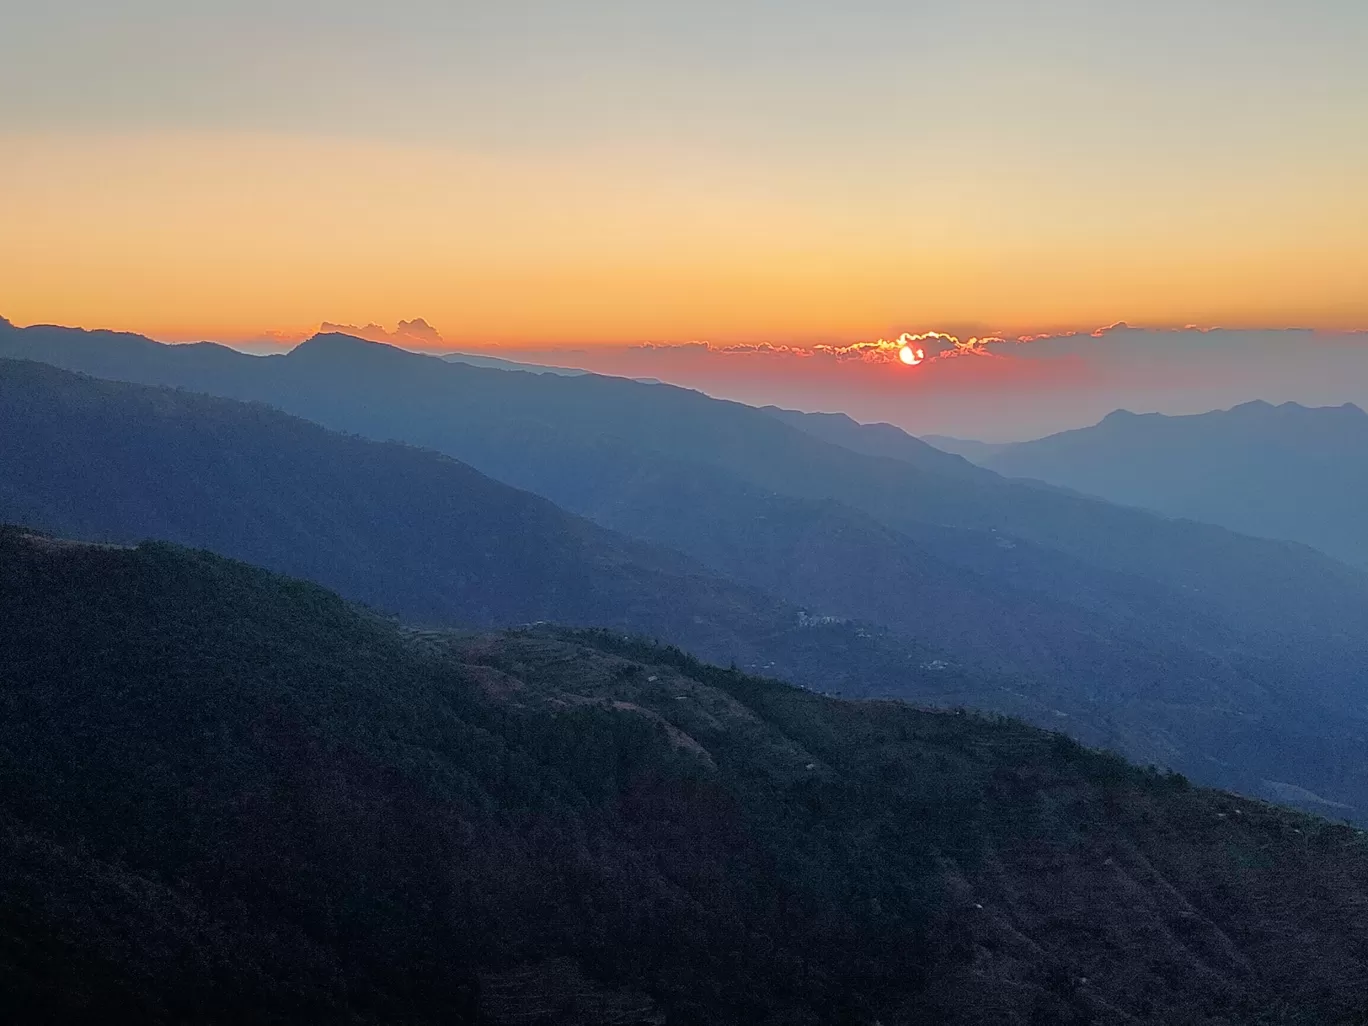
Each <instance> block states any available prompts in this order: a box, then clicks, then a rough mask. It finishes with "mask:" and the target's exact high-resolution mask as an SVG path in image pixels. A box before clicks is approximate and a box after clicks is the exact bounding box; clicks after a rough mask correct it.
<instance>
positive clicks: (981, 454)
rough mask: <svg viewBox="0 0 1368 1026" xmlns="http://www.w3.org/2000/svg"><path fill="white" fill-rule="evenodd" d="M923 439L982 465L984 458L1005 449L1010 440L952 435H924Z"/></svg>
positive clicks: (942, 449) (940, 448) (929, 443)
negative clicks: (998, 440) (987, 439)
mask: <svg viewBox="0 0 1368 1026" xmlns="http://www.w3.org/2000/svg"><path fill="white" fill-rule="evenodd" d="M921 440H922V441H923V442H925V443H926V444H927V445H931V446H935V447H936V448H937V449H939V450H940V451H941V452H948V453H951V454H953V455H955V456H963V457H964V458H965V459H966V460H969V461H971V462H973V463H977V464H979V465H980V466H982V464H983V462H984V460H986V459H987V458H989V457H990V456H993V455H995V454H996V453H998V452H1001V451H1002V450H1003V449H1005V448H1006V447H1007V446H1008V445H1010V444H1011V443H1010V442H978V441H975V440H974V439H972V438H955V437H953V436H951V435H922V436H921Z"/></svg>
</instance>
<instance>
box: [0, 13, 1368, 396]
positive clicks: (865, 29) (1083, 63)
mask: <svg viewBox="0 0 1368 1026" xmlns="http://www.w3.org/2000/svg"><path fill="white" fill-rule="evenodd" d="M0 26H3V30H2V31H0V147H3V153H4V155H5V156H4V160H3V161H0V315H4V316H6V317H8V318H9V319H10V320H12V321H14V322H15V323H35V322H49V323H63V324H72V325H80V326H84V327H92V328H93V327H108V328H116V329H122V330H132V331H139V332H142V333H145V334H149V335H152V336H153V337H157V338H162V339H166V340H188V339H199V338H211V339H218V340H222V341H228V342H233V343H238V344H244V343H252V342H260V341H261V340H290V339H298V338H302V337H305V336H307V335H308V334H309V333H311V332H312V331H313V330H315V329H316V328H317V326H318V325H319V324H320V323H322V322H333V323H339V324H357V325H365V324H368V323H372V322H373V323H379V324H387V325H393V324H396V323H397V322H399V321H400V320H406V321H413V320H416V319H418V318H420V317H421V318H423V319H425V322H426V323H430V324H432V325H436V326H437V327H438V329H439V330H440V332H441V335H442V337H443V339H444V341H445V343H446V344H448V345H450V346H452V347H457V348H465V349H475V348H486V347H503V348H506V349H509V350H515V351H516V350H528V351H543V350H547V349H551V350H555V349H558V348H559V349H577V350H594V349H595V347H602V350H603V352H602V358H604V359H606V356H607V353H608V351H610V350H614V349H616V350H622V351H627V350H630V349H631V347H634V346H641V345H643V344H648V343H649V344H653V345H657V346H679V345H683V344H686V343H707V344H708V345H709V346H712V347H716V348H724V347H727V346H736V345H760V344H768V345H771V346H776V347H795V346H796V347H812V346H815V345H822V346H829V347H836V348H840V347H846V346H850V345H852V344H855V343H859V342H868V341H873V340H876V339H880V338H885V339H890V340H891V339H893V338H896V337H897V336H898V335H899V334H901V333H903V332H913V333H918V334H921V333H925V332H928V331H938V332H942V333H948V334H953V335H955V336H957V337H959V338H961V339H967V338H970V337H985V336H989V337H1003V338H1018V337H1021V336H1031V335H1041V334H1050V335H1059V334H1063V333H1067V332H1081V333H1083V334H1084V335H1086V336H1087V337H1089V338H1091V332H1093V331H1094V330H1095V329H1097V328H1099V327H1101V326H1105V325H1111V324H1115V323H1117V322H1126V323H1129V324H1134V325H1144V326H1148V327H1153V328H1173V327H1181V326H1184V325H1189V324H1195V325H1201V326H1203V327H1221V328H1225V329H1248V330H1254V329H1284V328H1289V327H1297V328H1311V329H1317V330H1318V331H1320V332H1321V333H1322V334H1327V333H1328V334H1336V333H1343V332H1346V331H1349V330H1351V329H1357V328H1364V327H1368V286H1366V285H1365V283H1368V188H1365V187H1364V182H1365V181H1368V114H1365V110H1368V61H1365V60H1364V59H1363V54H1364V53H1365V52H1368V4H1365V3H1363V2H1362V0H1300V2H1284V0H1203V2H1202V3H1200V4H1194V3H1192V2H1191V0H1183V2H1178V0H1148V2H1145V3H1139V2H1133V0H1131V2H1115V0H1034V2H1024V0H1023V2H1011V0H953V2H952V0H921V2H918V0H896V2H894V0H844V2H842V3H834V2H815V0H689V2H674V0H672V2H652V0H634V2H628V0H598V2H574V0H554V2H543V0H490V2H480V3H471V2H461V0H444V2H438V0H389V2H387V3H385V4H377V3H374V2H364V3H363V2H359V0H326V2H324V0H269V2H268V0H233V2H218V0H122V2H121V0H98V2H95V0H45V2H44V3H41V4H34V3H29V2H23V3H20V2H18V0H0ZM1132 335H1134V333H1131V335H1127V336H1126V337H1127V338H1128V339H1129V341H1130V342H1131V343H1135V344H1142V343H1143V342H1144V340H1145V338H1146V337H1147V336H1140V337H1138V338H1137V337H1131V336H1132ZM1222 337H1226V336H1222ZM1282 337H1283V338H1284V339H1286V338H1287V337H1290V336H1282ZM1297 337H1298V338H1301V337H1302V336H1297ZM1307 337H1310V336H1307ZM1336 337H1338V334H1336ZM1345 337H1346V338H1353V337H1354V336H1345ZM1307 352H1308V353H1311V352H1312V350H1307ZM1316 352H1318V351H1316ZM679 355H680V354H678V353H676V354H675V356H679ZM657 363H661V361H659V360H658V361H657ZM662 365H663V364H662ZM711 366H712V367H713V371H710V372H709V373H711V374H713V375H714V376H716V375H717V374H720V373H722V372H723V370H725V368H726V367H734V364H727V365H725V366H724V364H723V363H721V362H717V361H714V363H713V364H712V365H711ZM966 366H967V365H966ZM978 366H979V367H980V370H979V371H977V372H976V373H979V374H983V373H986V372H985V371H983V370H982V368H983V367H985V366H986V364H985V363H983V362H982V361H980V364H979V365H978ZM915 369H922V368H915ZM928 369H929V368H928ZM936 373H938V374H940V375H941V376H942V377H944V376H945V375H946V374H948V373H949V372H947V371H945V370H944V369H942V370H940V371H938V372H936ZM959 373H967V372H965V371H961V372H959ZM994 373H999V374H1000V373H1004V371H1002V370H1001V369H1000V368H998V367H994ZM1327 373H1328V372H1327ZM724 376H725V375H724ZM743 377H744V375H743ZM932 378H933V375H932V374H930V373H928V374H925V375H923V376H922V377H921V378H919V379H915V380H917V381H918V382H920V384H919V385H917V386H916V387H917V388H923V389H924V387H925V383H926V382H927V381H930V380H932ZM912 380H914V379H912V378H911V377H910V376H908V375H903V376H902V377H900V378H892V377H890V376H889V375H885V378H884V379H880V381H879V387H880V388H885V387H893V383H894V382H901V383H902V385H903V387H910V386H908V384H907V383H908V382H910V381H912ZM1024 384H1025V379H1023V385H1024ZM818 398H821V397H820V396H819V397H818ZM833 401H834V399H833ZM843 401H844V400H843ZM900 415H903V416H906V413H905V411H904V413H903V414H900Z"/></svg>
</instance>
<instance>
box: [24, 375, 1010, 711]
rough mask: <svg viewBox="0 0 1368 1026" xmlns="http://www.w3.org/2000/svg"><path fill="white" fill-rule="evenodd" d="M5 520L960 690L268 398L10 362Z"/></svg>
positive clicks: (949, 679)
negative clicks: (186, 548)
mask: <svg viewBox="0 0 1368 1026" xmlns="http://www.w3.org/2000/svg"><path fill="white" fill-rule="evenodd" d="M0 437H3V438H4V439H5V445H4V446H3V447H0V519H5V520H9V521H10V522H18V523H23V524H27V525H30V526H37V527H41V528H43V529H46V530H50V531H55V532H59V533H62V534H65V535H68V536H72V537H77V538H82V539H87V540H97V541H103V542H115V543H122V544H127V543H132V542H137V541H140V540H142V539H144V538H149V537H155V538H161V539H164V540H169V541H174V542H178V543H182V544H187V545H192V546H195V547H202V548H208V549H211V550H213V551H215V552H218V553H221V554H224V555H229V556H233V557H237V558H241V559H246V560H252V561H255V562H257V563H259V564H261V565H264V566H266V567H268V568H270V569H273V570H277V571H280V572H285V573H289V574H292V575H296V576H300V577H306V578H308V579H310V580H313V581H317V582H319V583H322V584H324V585H326V586H328V587H332V588H335V589H337V590H338V591H340V592H342V593H343V594H344V595H346V596H347V597H348V598H351V599H354V600H358V601H363V602H366V603H368V604H369V605H371V606H373V607H375V608H377V609H378V610H381V611H383V612H386V613H395V614H399V615H401V616H402V617H404V618H405V619H406V620H408V621H410V622H422V623H429V624H445V625H452V624H460V625H464V626H472V627H482V626H483V627H488V626H510V625H516V624H520V623H530V622H535V621H554V622H557V623H560V624H566V625H584V626H597V627H617V628H622V629H626V630H630V631H633V632H636V633H644V634H649V635H653V636H656V637H661V638H666V639H668V640H670V641H672V642H674V643H677V644H680V645H686V646H688V647H689V648H690V649H691V650H693V651H697V652H700V653H705V654H707V655H710V656H712V657H713V658H716V659H719V660H722V661H724V662H735V663H737V664H739V665H741V666H747V667H753V668H767V669H768V670H770V671H772V672H776V673H783V674H785V675H788V676H790V677H792V678H793V679H796V680H801V681H803V682H805V683H809V684H812V685H814V686H822V687H825V688H832V689H841V688H842V687H843V686H844V687H846V688H848V689H850V690H855V691H859V690H861V689H863V688H874V689H876V690H877V689H880V688H882V689H883V690H893V689H901V690H904V691H905V692H906V693H907V694H908V695H909V696H911V695H913V694H916V693H918V692H920V693H921V694H920V696H919V697H920V698H921V699H922V700H924V701H928V702H938V701H939V702H946V701H948V702H956V701H961V702H962V701H963V700H964V699H965V698H966V696H967V695H969V694H973V693H977V692H978V691H981V690H983V689H984V688H985V687H992V686H993V685H992V684H991V683H987V684H985V682H984V680H983V679H981V678H975V679H971V678H967V677H966V676H965V675H964V674H963V673H959V672H955V671H950V672H946V671H938V672H934V673H932V672H929V671H926V670H924V669H923V668H922V665H923V664H924V663H927V662H930V661H932V660H933V659H934V657H935V656H937V655H938V654H939V653H937V652H935V651H933V650H930V649H927V648H925V647H924V646H918V645H917V644H916V643H915V642H903V643H899V644H896V645H895V644H890V643H888V642H887V641H885V640H883V639H881V637H880V636H879V635H878V632H876V631H870V630H866V629H863V628H861V627H860V626H859V625H858V624H851V623H828V624H810V623H807V622H805V614H804V612H803V611H802V610H801V609H799V608H798V607H796V606H792V605H790V604H787V603H784V602H782V601H779V600H776V599H774V598H772V597H770V596H768V595H766V594H763V593H761V592H758V591H757V590H755V589H753V588H746V587H742V586H739V585H737V584H734V583H732V582H729V581H725V580H722V579H719V578H717V577H714V576H712V575H710V574H708V573H707V572H706V571H705V570H704V569H703V568H701V567H700V566H698V565H697V564H695V563H693V562H691V561H690V560H688V559H687V558H685V557H682V556H680V555H679V554H678V553H675V552H673V551H670V550H668V549H664V548H661V547H660V546H654V545H649V544H645V543H642V542H637V541H633V540H631V539H628V538H624V537H622V536H620V535H617V534H614V533H613V532H611V531H608V530H605V529H604V528H601V527H598V526H596V525H594V524H592V523H590V522H588V521H587V520H584V519H582V518H580V517H577V516H573V515H571V514H569V513H566V512H565V511H564V510H561V509H559V508H557V507H556V506H554V505H552V504H551V503H550V502H548V501H546V500H545V499H542V498H540V497H539V496H535V495H531V494H529V493H527V492H522V491H519V490H517V489H514V488H510V487H509V486H507V485H504V484H500V483H499V482H497V481H494V480H491V479H490V478H488V477H485V476H484V475H483V474H480V473H478V472H477V471H475V470H472V469H471V468H470V467H467V466H465V465H463V464H461V463H458V462H456V461H455V460H452V459H450V458H448V457H444V456H441V455H439V454H437V453H433V452H428V451H424V450H420V449H415V448H413V447H412V446H407V445H401V444H398V443H378V442H371V441H367V440H365V439H361V438H356V437H346V436H342V435H338V434H335V433H333V432H329V431H325V430H323V429H322V428H320V427H318V426H317V425H315V424H311V423H309V422H307V421H302V420H299V419H297V418H294V417H290V416H287V415H285V414H282V413H279V412H277V411H275V410H273V409H270V408H268V407H265V406H261V405H249V404H244V403H239V402H234V401H229V400H222V399H215V398H211V397H209V396H204V395H197V394H194V393H187V392H176V391H172V390H169V389H158V388H149V387H143V386H134V385H127V384H121V383H115V382H108V381H100V380H96V379H93V378H89V377H86V376H84V375H77V374H72V373H69V372H65V371H60V370H57V369H55V368H53V367H49V366H47V365H44V364H38V363H32V362H27V361H13V360H0Z"/></svg>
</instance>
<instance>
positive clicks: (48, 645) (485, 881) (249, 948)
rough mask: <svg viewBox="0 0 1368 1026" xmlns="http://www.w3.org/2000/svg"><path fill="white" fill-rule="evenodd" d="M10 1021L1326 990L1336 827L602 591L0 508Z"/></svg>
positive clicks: (1062, 1016) (982, 1006) (1355, 931)
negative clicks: (739, 657)
mask: <svg viewBox="0 0 1368 1026" xmlns="http://www.w3.org/2000/svg"><path fill="white" fill-rule="evenodd" d="M0 637H3V638H4V639H5V643H4V644H2V645H0V681H3V682H4V685H5V686H4V688H3V691H0V699H2V700H3V702H4V710H5V715H4V716H2V717H0V781H3V785H4V786H3V787H0V824H3V825H2V826H0V1014H3V1015H4V1017H5V1019H6V1021H11V1022H38V1021H43V1022H92V1023H93V1022H102V1023H109V1022H115V1023H118V1022H139V1023H172V1022H174V1023H210V1022H229V1021H232V1022H246V1021H251V1022H273V1023H282V1024H285V1023H296V1022H297V1023H305V1022H308V1023H315V1022H352V1023H358V1024H364V1023H381V1022H406V1023H416V1024H422V1023H434V1024H435V1023H439V1022H440V1023H449V1024H457V1026H461V1024H466V1026H469V1024H474V1023H477V1022H478V1023H482V1024H487V1026H513V1024H519V1023H532V1022H555V1023H564V1024H582V1026H590V1024H601V1023H656V1024H665V1023H669V1024H681V1026H713V1024H718V1026H721V1024H724V1023H737V1022H755V1023H763V1022H772V1023H778V1022H784V1023H814V1024H815V1023H850V1024H867V1026H872V1024H873V1023H875V1022H881V1023H884V1024H885V1026H901V1024H908V1026H910V1024H914V1023H915V1024H946V1026H949V1024H957V1026H976V1024H989V1023H992V1024H1006V1026H1013V1024H1022V1026H1026V1024H1032V1023H1097V1024H1118V1026H1119V1024H1123V1023H1139V1022H1166V1023H1170V1022H1171V1023H1180V1022H1181V1023H1203V1024H1211V1026H1215V1024H1217V1023H1224V1024H1232V1026H1233V1024H1246V1023H1247V1024H1251V1026H1252V1024H1256V1023H1268V1022H1273V1021H1276V1022H1284V1023H1307V1024H1310V1023H1317V1024H1338V1023H1344V1024H1348V1023H1350V1022H1358V1021H1361V1019H1359V1018H1356V1016H1361V1015H1362V1014H1363V1013H1364V1011H1365V1005H1364V1001H1365V999H1364V991H1363V987H1362V980H1363V979H1364V977H1365V974H1368V926H1365V920H1364V918H1363V916H1362V913H1361V910H1362V908H1363V906H1364V905H1365V903H1368V847H1366V846H1365V842H1364V840H1363V837H1362V835H1361V834H1360V833H1359V832H1356V831H1353V830H1350V829H1348V828H1344V827H1338V826H1333V825H1330V824H1328V823H1325V822H1323V821H1320V820H1317V819H1314V818H1311V817H1306V816H1302V815H1298V814H1296V813H1291V812H1287V811H1285V810H1281V809H1277V808H1275V807H1272V806H1268V805H1264V804H1262V803H1259V802H1255V801H1250V800H1247V799H1242V798H1237V797H1234V796H1231V795H1227V794H1222V793H1218V792H1212V791H1206V790H1201V789H1196V788H1193V787H1191V786H1190V785H1188V784H1187V782H1186V781H1185V780H1183V779H1182V778H1180V777H1175V776H1170V775H1165V774H1160V773H1155V772H1153V771H1142V770H1138V769H1135V768H1133V767H1130V766H1128V765H1126V764H1125V763H1123V762H1122V761H1120V760H1119V759H1117V758H1115V757H1114V756H1109V755H1103V754H1100V753H1096V752H1092V751H1089V750H1087V749H1083V748H1080V747H1079V746H1077V745H1076V744H1074V743H1073V742H1071V741H1069V740H1068V739H1066V738H1064V737H1062V736H1060V735H1055V734H1049V733H1046V732H1042V731H1039V730H1035V729H1033V728H1029V727H1026V726H1024V725H1022V724H1020V723H1016V722H1012V721H1005V720H987V719H981V718H978V717H975V716H971V715H963V714H951V713H928V712H921V711H917V710H914V709H912V708H909V707H907V706H903V705H900V704H891V703H849V702H843V701H837V700H833V699H828V698H823V697H820V696H816V695H813V694H810V693H807V692H804V691H801V690H798V689H795V688H791V687H788V686H785V685H783V684H779V683H776V682H773V681H770V680H764V679H760V678H756V677H751V676H747V675H745V674H742V673H739V672H736V671H734V670H733V671H728V670H720V669H716V668H714V667H710V666H707V665H706V664H702V663H699V662H697V661H695V660H693V659H691V658H689V657H687V656H684V655H683V654H682V653H680V652H679V651H678V650H675V649H667V648H660V647H657V646H653V645H650V644H648V643H643V642H638V641H634V640H632V639H630V638H624V637H622V636H620V635H615V634H608V633H604V632H557V631H551V630H547V629H539V630H533V631H521V632H515V633H511V634H480V633H474V632H451V631H438V630H412V629H406V628H401V627H399V626H397V625H395V624H393V623H389V622H386V621H383V620H380V619H377V618H376V617H374V616H372V615H369V614H367V613H365V612H363V611H360V610H357V609H355V608H354V607H351V606H348V605H347V604H346V603H345V602H343V601H342V600H340V599H339V598H338V597H336V596H335V595H332V594H330V593H328V592H326V591H323V590H322V589H319V588H317V587H316V586H313V585H308V584H303V583H301V582H298V581H294V580H290V579H287V578H282V577H277V576H274V575H272V574H269V573H267V572H264V571H261V570H257V569H254V568H251V567H248V566H245V565H242V564H239V563H233V562H230V561H227V560H224V559H221V558H218V557H215V556H212V555H209V554H207V553H203V552H193V551H188V550H184V549H179V548H176V547H174V546H168V545H165V544H160V543H157V544H144V545H140V546H138V547H137V548H131V549H130V548H120V547H115V546H108V545H90V544H80V543H73V542H69V541H63V540H59V539H55V538H52V537H44V536H37V535H34V534H32V533H27V532H24V531H21V530H17V529H0Z"/></svg>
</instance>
